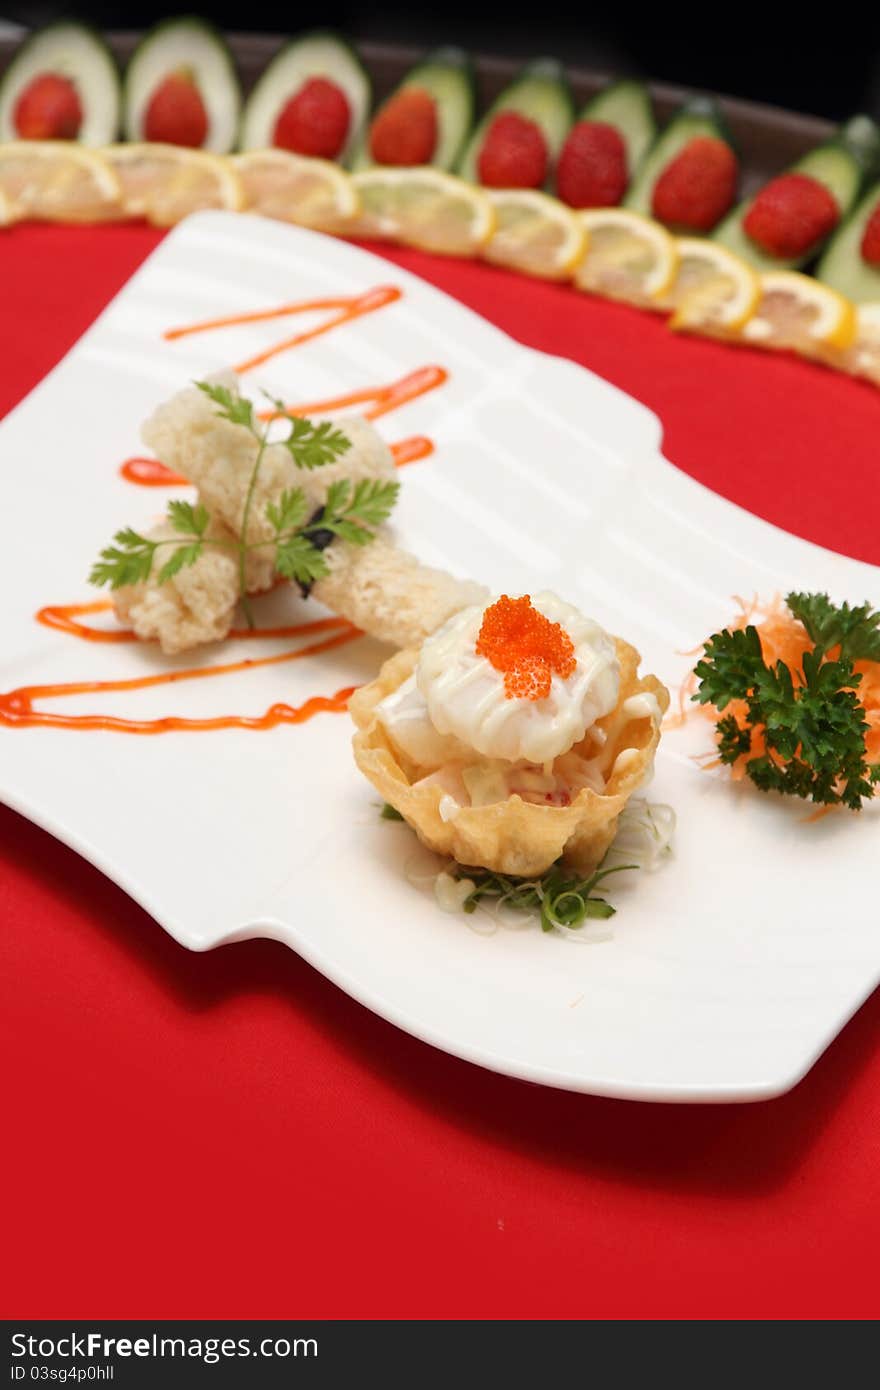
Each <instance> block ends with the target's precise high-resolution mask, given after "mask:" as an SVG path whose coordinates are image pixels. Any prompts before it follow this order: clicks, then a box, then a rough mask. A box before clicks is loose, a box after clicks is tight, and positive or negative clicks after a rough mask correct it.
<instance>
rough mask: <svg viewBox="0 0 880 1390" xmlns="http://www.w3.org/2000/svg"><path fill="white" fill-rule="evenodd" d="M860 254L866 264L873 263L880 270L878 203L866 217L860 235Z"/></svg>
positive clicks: (879, 209)
mask: <svg viewBox="0 0 880 1390" xmlns="http://www.w3.org/2000/svg"><path fill="white" fill-rule="evenodd" d="M862 256H863V257H864V259H865V260H866V261H867V262H868V265H875V266H877V268H878V270H880V203H878V204H877V206H876V207H875V209H874V211H873V212H872V213H871V216H870V217H869V219H868V225H867V227H866V228H865V235H864V236H863V237H862Z"/></svg>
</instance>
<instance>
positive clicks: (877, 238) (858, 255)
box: [816, 183, 880, 304]
mask: <svg viewBox="0 0 880 1390" xmlns="http://www.w3.org/2000/svg"><path fill="white" fill-rule="evenodd" d="M816 274H817V275H818V277H819V279H820V280H824V282H825V284H826V285H830V286H831V288H832V289H833V290H837V292H838V293H839V294H844V295H846V297H847V299H851V300H852V301H853V302H854V303H855V304H880V183H875V184H872V185H871V187H870V188H869V189H868V191H867V193H865V195H864V197H863V198H862V199H861V201H860V202H859V203H858V205H857V206H856V207H855V208H854V209H853V211H852V212H851V213H850V215H849V217H848V218H847V219H846V221H845V222H844V223H842V225H841V226H840V228H839V230H838V231H837V232H835V234H834V236H833V237H832V238H831V241H830V242H829V243H828V247H827V249H826V251H825V253H824V255H823V256H822V259H821V260H820V262H819V266H818V269H817V271H816Z"/></svg>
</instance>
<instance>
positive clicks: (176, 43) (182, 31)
mask: <svg viewBox="0 0 880 1390" xmlns="http://www.w3.org/2000/svg"><path fill="white" fill-rule="evenodd" d="M123 99H124V128H125V135H126V138H127V139H129V140H133V141H137V142H140V141H144V140H146V141H150V142H152V143H155V144H164V145H186V146H189V147H190V148H191V149H204V150H210V151H212V152H213V153H214V154H226V153H228V151H229V150H231V149H232V147H233V145H234V144H235V140H236V136H237V134H238V119H239V114H240V111H241V87H240V85H239V81H238V75H237V73H236V70H235V63H234V61H233V58H232V54H231V53H230V51H229V47H228V45H227V43H226V40H225V39H224V38H223V36H222V35H221V34H220V33H219V32H218V31H217V30H216V29H215V28H214V26H213V25H212V24H209V23H208V22H207V21H206V20H203V19H197V18H195V16H191V15H188V16H185V17H183V18H179V19H165V20H162V21H161V22H160V23H159V24H157V25H156V26H155V27H154V28H153V29H151V30H150V31H149V33H147V34H145V35H144V37H143V38H142V39H141V41H140V43H139V44H138V46H137V48H136V49H135V50H134V53H133V54H132V55H131V58H130V59H129V63H128V67H127V69H126V73H125V87H124V98H123Z"/></svg>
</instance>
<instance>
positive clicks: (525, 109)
mask: <svg viewBox="0 0 880 1390" xmlns="http://www.w3.org/2000/svg"><path fill="white" fill-rule="evenodd" d="M541 91H543V95H544V97H545V98H546V100H547V107H548V109H546V110H542V107H543V106H544V103H543V102H542V101H541V100H540V99H539V100H537V101H536V100H535V98H538V97H539V94H540V93H541ZM511 110H513V111H519V112H521V113H522V115H524V116H527V117H528V118H529V119H530V120H533V121H535V122H536V124H538V125H540V127H541V130H542V131H543V134H544V138H545V140H546V141H547V144H548V146H549V151H550V172H549V175H548V178H547V187H548V188H550V187H552V183H553V166H554V165H555V163H556V160H557V159H558V157H559V152H560V150H561V149H562V146H563V144H564V143H565V137H566V135H567V134H568V132H569V130H570V129H571V126H572V123H573V121H574V98H573V97H572V94H571V87H570V86H569V83H568V78H567V77H566V75H565V69H564V68H563V66H562V64H561V63H558V62H557V61H556V59H555V58H536V59H535V60H534V62H531V63H527V64H526V66H525V67H524V68H522V69H521V70H520V72H518V73H517V75H516V77H515V78H514V79H513V81H512V82H510V83H509V84H508V85H507V86H506V87H505V88H504V90H503V91H502V92H500V93H499V94H498V96H497V97H496V98H495V100H494V101H493V103H492V105H491V106H490V107H489V109H488V111H487V112H486V113H485V115H484V116H483V118H482V120H480V122H479V123H478V125H477V127H476V129H475V130H474V132H473V134H472V135H471V138H470V140H469V141H468V143H467V145H466V147H465V150H464V153H463V154H462V156H461V158H460V159H459V161H458V167H457V170H456V172H457V173H458V174H459V175H460V176H461V177H462V178H463V179H469V180H470V182H471V183H479V181H480V180H479V176H478V174H477V160H478V158H479V153H480V147H481V145H482V143H483V140H484V138H485V135H486V131H487V130H488V129H489V126H490V125H491V123H492V121H493V120H494V119H495V117H496V116H497V115H499V114H500V112H502V111H511Z"/></svg>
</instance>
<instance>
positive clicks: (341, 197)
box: [230, 150, 360, 232]
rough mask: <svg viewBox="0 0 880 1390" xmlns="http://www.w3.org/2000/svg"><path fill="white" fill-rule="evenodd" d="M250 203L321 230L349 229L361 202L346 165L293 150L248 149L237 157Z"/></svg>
mask: <svg viewBox="0 0 880 1390" xmlns="http://www.w3.org/2000/svg"><path fill="white" fill-rule="evenodd" d="M230 162H231V164H232V167H233V168H234V169H235V171H236V173H237V174H238V176H239V178H240V179H241V183H242V187H243V189H244V203H245V207H246V208H248V209H249V210H250V211H251V212H259V213H262V215H263V216H264V217H275V218H278V219H279V220H280V221H282V222H296V223H297V224H298V225H299V226H301V227H313V228H314V229H315V230H316V231H319V232H340V231H345V230H347V228H348V226H349V224H350V223H351V221H352V218H354V216H355V215H356V213H357V212H358V209H359V207H360V202H359V200H358V195H357V193H356V192H355V190H354V185H353V184H352V181H351V179H350V177H349V176H348V174H347V173H346V172H345V170H344V169H341V168H340V166H339V165H338V164H332V163H331V162H330V160H328V159H308V158H306V156H305V155H300V154H291V153H290V151H289V150H248V151H247V152H246V153H245V154H236V155H233V156H232V159H231V161H230Z"/></svg>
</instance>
